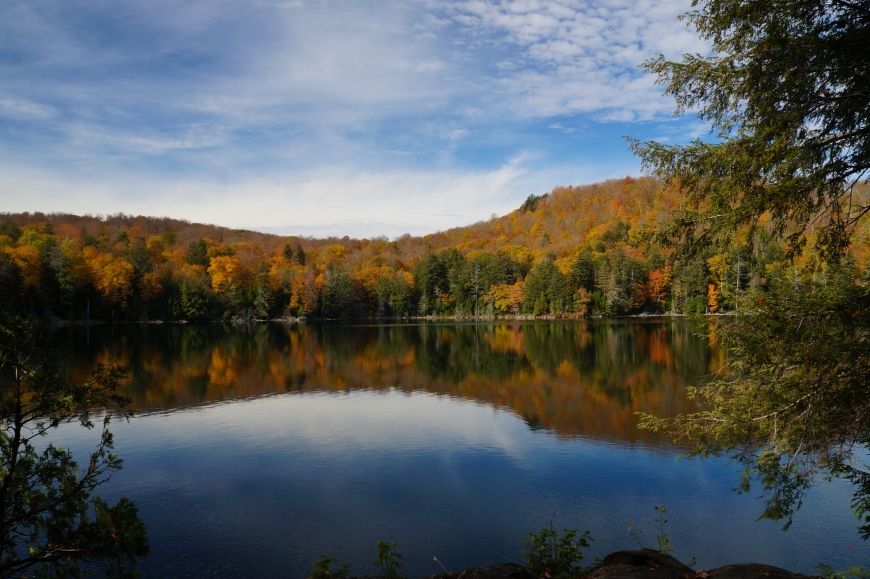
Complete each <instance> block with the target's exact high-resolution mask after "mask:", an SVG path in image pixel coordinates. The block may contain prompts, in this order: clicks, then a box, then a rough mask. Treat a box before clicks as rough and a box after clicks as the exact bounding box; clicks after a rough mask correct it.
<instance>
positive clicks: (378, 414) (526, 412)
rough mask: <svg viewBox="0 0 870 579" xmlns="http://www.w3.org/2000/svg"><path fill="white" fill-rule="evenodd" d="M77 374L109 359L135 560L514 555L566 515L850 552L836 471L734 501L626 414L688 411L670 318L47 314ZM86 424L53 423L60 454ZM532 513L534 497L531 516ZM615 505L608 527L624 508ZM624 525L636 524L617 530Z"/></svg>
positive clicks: (179, 567) (224, 567)
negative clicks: (120, 412)
mask: <svg viewBox="0 0 870 579" xmlns="http://www.w3.org/2000/svg"><path fill="white" fill-rule="evenodd" d="M54 337H55V341H56V343H57V344H58V345H59V346H60V347H61V348H63V349H64V350H65V351H67V352H68V353H69V355H70V363H71V368H72V373H73V374H74V376H75V377H77V378H78V379H83V378H84V377H85V376H86V375H87V373H88V372H89V371H90V369H91V368H93V366H94V365H95V364H96V363H98V362H101V361H108V360H116V361H119V362H121V363H123V364H125V365H128V366H129V367H130V369H131V376H130V379H129V381H128V382H127V383H126V385H125V389H126V391H125V393H126V394H127V395H128V396H130V397H131V398H132V399H133V401H134V406H135V408H136V409H137V415H136V416H135V417H134V418H133V419H132V420H130V421H129V423H125V422H123V421H119V420H115V421H114V422H113V426H112V431H113V432H114V433H115V441H116V450H117V452H118V453H119V454H120V455H121V456H122V457H123V459H124V461H125V462H124V469H123V470H122V471H120V472H119V473H116V474H115V475H114V476H113V478H112V480H111V481H110V482H109V483H108V484H107V485H105V486H104V487H103V488H102V489H103V490H102V491H101V492H102V493H103V495H104V496H105V497H107V498H108V497H111V498H116V497H119V496H124V495H126V496H129V497H130V498H132V499H133V500H135V502H136V504H137V505H138V506H139V509H140V513H141V515H142V517H143V519H144V520H145V522H146V524H147V525H148V529H149V537H150V542H151V555H150V556H149V557H147V558H146V559H144V560H143V561H142V563H141V569H142V571H143V572H144V573H145V576H146V577H160V578H163V577H165V578H182V577H184V578H186V577H227V578H231V577H232V578H244V577H258V578H261V577H276V578H277V577H288V578H294V579H301V578H303V577H305V576H306V575H307V574H308V572H309V571H310V570H311V568H312V563H313V561H314V560H316V559H317V557H318V555H319V554H329V555H330V556H332V557H334V558H336V559H337V560H339V561H340V562H348V563H350V565H351V574H352V575H354V574H363V573H373V572H375V567H374V566H373V564H372V562H373V561H374V559H375V557H376V549H375V543H376V541H378V540H388V541H391V542H395V543H397V545H398V546H397V547H396V551H397V552H399V553H401V554H402V555H403V556H404V559H403V562H404V567H403V572H404V573H405V574H406V575H408V576H410V577H417V576H421V575H430V574H435V573H438V572H440V571H441V567H440V566H439V565H438V564H437V563H436V562H435V561H433V557H437V558H438V559H439V560H440V561H441V562H442V563H443V564H444V565H445V566H447V568H448V569H450V570H462V569H464V568H468V567H473V566H478V565H482V564H486V563H492V562H502V561H519V560H520V553H521V552H522V550H523V538H524V536H525V535H526V534H527V533H528V532H530V531H537V530H539V529H541V528H542V527H543V526H545V525H547V524H548V523H549V522H550V520H551V518H552V519H553V521H554V524H555V526H556V527H557V528H563V527H567V528H577V529H580V530H581V531H583V530H589V531H591V533H592V536H593V538H594V542H593V543H592V548H591V549H590V550H589V552H588V555H587V560H589V561H590V562H591V561H593V560H594V558H595V557H603V556H604V555H605V554H607V553H608V552H610V551H613V550H616V549H624V548H637V544H638V543H637V540H639V541H640V542H642V543H644V544H646V545H647V546H651V547H654V546H655V545H656V535H657V534H659V532H658V530H657V529H656V528H655V527H654V519H655V517H656V512H655V511H654V507H655V506H660V505H665V506H666V507H667V509H668V512H667V517H666V518H667V521H668V522H667V523H666V524H665V528H664V530H665V532H666V533H667V535H668V537H669V539H670V542H671V544H672V545H673V547H674V555H675V556H677V557H678V558H680V559H682V560H683V561H686V562H689V561H690V559H691V558H692V557H695V558H696V564H695V565H696V567H697V568H706V569H710V568H713V567H716V566H720V565H724V564H729V563H736V562H744V561H755V562H762V563H769V564H773V565H779V566H783V567H786V568H788V569H791V570H794V571H801V572H804V573H813V567H814V565H816V564H817V563H826V564H829V565H833V566H835V567H838V568H844V567H846V566H848V565H856V564H866V563H867V561H870V548H868V545H867V544H866V543H865V542H863V541H861V540H860V538H859V537H858V534H857V532H856V527H857V521H856V520H855V518H854V516H853V515H852V513H851V511H850V510H849V499H850V494H851V490H850V487H849V486H848V485H845V484H842V483H840V482H834V483H830V484H826V485H823V486H820V487H818V488H816V489H814V490H813V492H811V494H810V496H809V497H808V499H807V500H806V501H805V504H804V507H803V508H802V509H801V510H800V511H799V513H798V514H797V516H796V517H795V520H794V524H793V526H792V527H791V528H790V529H789V530H788V531H787V532H782V531H781V530H780V528H781V524H779V523H774V522H770V521H756V520H755V519H756V518H757V517H758V515H759V514H760V513H761V510H762V503H761V501H759V500H758V499H757V498H756V497H757V495H758V494H759V493H756V492H753V493H749V494H738V493H735V492H733V491H732V488H733V487H735V486H736V483H737V467H736V466H735V465H733V464H729V463H728V461H727V460H724V459H708V460H677V456H678V455H679V454H680V449H679V448H677V447H675V446H674V445H673V444H671V443H670V442H669V440H668V439H667V438H664V437H661V436H657V435H653V434H650V433H648V432H644V431H639V430H637V428H636V425H637V416H636V415H635V413H636V412H639V411H642V412H650V413H655V414H658V415H674V414H677V413H683V412H691V411H693V410H694V409H695V407H694V406H693V403H692V401H691V400H688V399H687V397H686V389H687V386H689V385H691V384H693V383H697V382H698V380H700V379H702V377H703V376H705V375H708V374H710V373H711V372H714V371H715V370H717V369H718V368H720V367H721V366H722V364H723V362H724V355H723V353H722V352H721V350H719V349H718V348H716V347H715V346H712V345H710V344H708V342H707V341H706V340H704V339H702V338H699V337H697V336H695V335H694V332H693V329H692V327H691V326H690V324H689V323H688V322H686V321H684V320H675V321H674V320H670V319H659V320H648V319H647V320H615V321H608V320H595V321H589V322H584V321H570V322H569V321H565V322H561V321H556V322H516V323H511V322H489V323H465V324H459V323H421V324H380V325H374V324H372V325H365V324H360V325H339V324H334V325H333V324H298V325H284V324H279V323H261V324H253V325H248V326H239V325H218V324H213V325H203V326H183V325H154V324H151V325H130V326H98V327H90V328H87V327H62V328H58V329H57V330H56V332H55V336H54ZM96 438H97V433H95V432H88V431H83V430H82V429H80V428H75V427H69V426H67V427H64V428H63V429H62V430H61V431H60V432H58V433H57V436H55V437H54V440H55V441H56V442H57V443H58V444H61V445H63V446H66V447H69V448H71V449H72V450H73V452H74V453H77V454H76V455H77V456H79V455H83V454H84V452H86V451H87V450H88V448H90V446H92V445H93V444H96ZM554 513H555V515H554ZM629 521H630V523H629ZM629 524H631V525H632V527H633V529H632V531H633V532H634V533H637V532H642V536H639V537H637V540H636V539H635V538H633V537H632V535H631V534H630V533H629V530H628V526H629Z"/></svg>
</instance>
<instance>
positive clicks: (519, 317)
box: [51, 313, 732, 326]
mask: <svg viewBox="0 0 870 579" xmlns="http://www.w3.org/2000/svg"><path fill="white" fill-rule="evenodd" d="M692 315H693V314H671V313H666V314H648V313H643V314H629V315H624V316H575V315H572V314H553V315H546V316H535V315H532V314H505V315H493V316H368V317H361V318H309V317H305V316H301V317H292V316H288V317H284V318H241V317H234V318H229V319H220V320H218V319H213V320H73V321H70V320H60V319H54V320H52V321H51V325H52V326H105V325H113V324H114V325H149V324H151V325H163V324H176V325H207V324H256V323H267V322H278V323H284V324H305V323H309V322H314V323H319V322H350V323H352V322H361V321H368V322H415V321H429V322H443V321H454V322H481V321H487V322H490V321H547V322H553V321H565V320H571V321H578V320H628V319H645V318H688V317H691V316H692ZM699 315H700V314H699ZM703 315H704V316H705V317H721V316H729V315H732V314H730V313H723V314H703Z"/></svg>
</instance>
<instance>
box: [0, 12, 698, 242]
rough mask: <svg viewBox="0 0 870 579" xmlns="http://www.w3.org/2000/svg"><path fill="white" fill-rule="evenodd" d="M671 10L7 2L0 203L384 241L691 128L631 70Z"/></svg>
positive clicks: (618, 167)
mask: <svg viewBox="0 0 870 579" xmlns="http://www.w3.org/2000/svg"><path fill="white" fill-rule="evenodd" d="M689 9H690V5H689V2H688V1H684V0H674V1H668V0H646V1H639V2H629V1H621V0H614V1H604V0H589V1H575V0H504V1H494V0H490V1H488V2H484V1H481V0H459V1H441V0H378V1H374V0H359V1H343V0H336V1H333V0H323V1H319V2H314V1H311V0H147V1H146V0H138V1H135V2H131V1H126V0H112V1H108V0H81V1H77V2H60V1H57V0H45V1H44V0H6V1H4V2H3V3H2V4H0V211H45V212H52V211H64V212H72V213H117V212H124V213H132V214H144V215H168V216H170V217H176V218H185V219H189V220H191V221H200V222H209V223H217V224H221V225H226V226H230V227H238V228H249V229H260V230H265V231H274V232H280V233H285V234H303V235H315V236H321V235H345V234H347V235H350V236H352V237H354V236H356V237H372V236H376V235H387V236H389V237H394V236H398V235H401V234H402V233H405V232H408V233H411V234H421V233H427V232H432V231H437V230H441V229H446V228H448V227H453V226H457V225H465V224H469V223H473V222H475V221H479V220H481V219H487V218H488V217H489V216H490V215H491V214H493V213H495V214H498V215H502V214H504V213H507V212H508V211H510V210H512V209H514V208H516V207H517V206H518V205H519V204H520V203H521V202H522V200H523V199H525V198H526V197H527V196H528V195H529V194H531V193H535V194H539V193H544V192H547V191H549V190H551V189H552V188H553V187H555V186H559V185H572V184H575V185H579V184H585V183H592V182H595V181H600V180H603V179H607V178H612V177H621V176H624V175H627V174H632V175H637V174H639V172H640V166H639V163H638V161H637V159H635V158H634V157H632V156H631V154H630V153H629V152H628V150H627V146H626V142H625V140H624V139H623V136H624V135H631V136H634V137H637V138H641V139H657V140H664V141H668V142H683V141H687V140H688V139H690V138H693V137H696V136H703V135H705V134H706V133H707V130H706V128H705V126H704V125H702V124H701V123H699V122H698V121H697V119H695V118H692V117H684V118H674V117H673V115H672V113H673V110H674V104H673V101H672V100H671V99H669V98H666V97H663V96H662V95H661V92H662V89H661V87H660V86H655V84H654V80H655V79H654V78H652V77H651V76H649V75H647V74H646V73H645V72H644V71H642V70H640V69H638V68H637V65H638V64H639V63H641V62H642V61H643V60H644V59H646V58H649V57H652V56H655V55H658V54H660V53H661V54H665V55H666V56H668V57H670V58H676V57H678V56H679V55H680V54H682V53H685V52H701V53H705V52H707V48H706V45H705V44H704V43H702V42H701V41H699V40H698V39H697V36H696V34H695V33H694V31H692V30H689V29H687V28H686V27H685V24H683V23H681V22H679V21H678V20H677V16H678V15H679V14H682V13H684V12H687V11H688V10H689Z"/></svg>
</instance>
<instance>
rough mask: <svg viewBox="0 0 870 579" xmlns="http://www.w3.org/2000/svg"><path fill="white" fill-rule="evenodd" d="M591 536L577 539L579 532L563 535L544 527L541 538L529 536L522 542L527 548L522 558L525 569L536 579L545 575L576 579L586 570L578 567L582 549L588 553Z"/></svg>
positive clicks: (551, 526)
mask: <svg viewBox="0 0 870 579" xmlns="http://www.w3.org/2000/svg"><path fill="white" fill-rule="evenodd" d="M590 541H592V536H591V535H590V534H589V531H585V532H584V533H583V534H582V535H580V537H579V538H578V537H577V529H563V530H562V532H561V533H560V532H559V531H557V530H556V529H554V528H553V525H552V523H551V524H550V526H549V527H544V528H543V529H541V532H540V533H538V534H535V533H529V534H528V537H526V538H525V539H524V540H523V544H524V545H525V546H526V548H528V551H524V552H523V554H522V558H523V561H524V563H525V567H526V569H528V570H529V572H530V573H532V575H534V576H535V577H541V576H543V575H544V574H545V573H546V575H547V576H548V577H551V578H553V579H576V578H577V577H580V576H581V575H583V574H584V573H585V572H586V570H587V568H585V567H581V566H580V565H579V563H580V561H582V560H583V553H582V552H581V549H588V548H589V543H590Z"/></svg>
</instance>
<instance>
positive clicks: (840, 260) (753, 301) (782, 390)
mask: <svg viewBox="0 0 870 579" xmlns="http://www.w3.org/2000/svg"><path fill="white" fill-rule="evenodd" d="M693 7H694V8H695V10H694V11H693V12H691V13H689V14H687V15H686V16H685V19H686V20H687V22H688V24H689V25H690V26H693V27H695V28H696V29H697V30H698V33H699V36H700V37H701V38H703V39H705V40H708V41H710V42H711V44H712V48H713V53H714V54H713V55H712V56H708V57H703V56H700V55H685V56H684V57H683V60H682V62H670V61H668V60H666V59H665V58H664V57H659V58H658V59H656V60H653V61H650V62H647V63H646V67H647V68H648V69H649V70H650V71H651V72H653V73H655V74H657V75H658V77H659V81H660V82H661V83H663V84H665V85H666V90H665V92H666V94H670V95H673V96H674V97H675V99H676V101H677V104H678V112H684V111H686V110H690V109H694V110H698V111H699V115H700V117H701V118H702V119H704V120H706V121H709V122H711V124H712V127H713V129H714V130H715V131H717V133H718V134H717V137H718V140H716V141H714V142H704V141H701V140H697V141H695V142H693V143H691V144H689V145H685V146H684V145H663V144H660V143H652V142H651V143H640V142H637V141H633V142H632V147H633V148H634V150H635V152H636V153H638V154H639V155H640V156H641V158H642V159H643V162H644V164H645V165H646V166H647V167H648V168H650V169H652V170H653V171H654V172H655V173H656V174H657V175H659V176H660V177H661V178H662V179H664V181H665V182H666V183H667V184H669V185H670V186H672V187H677V188H679V189H680V190H682V191H683V193H684V204H683V205H682V207H681V209H679V210H677V211H675V212H674V214H673V217H672V218H671V219H670V220H669V221H667V222H666V223H665V224H664V225H661V226H658V227H657V228H655V229H654V230H652V231H649V232H648V237H647V239H654V240H657V241H660V242H664V243H665V244H668V245H670V246H673V247H676V248H677V250H678V254H679V255H683V256H692V255H696V254H697V253H698V252H699V251H709V250H710V248H717V249H716V250H718V251H721V249H722V248H726V247H729V246H731V244H733V243H734V241H735V240H737V239H739V238H740V237H745V239H746V240H747V242H748V244H749V247H750V249H751V250H752V251H755V250H756V249H757V247H758V245H757V240H758V239H759V238H758V234H759V233H760V232H763V233H764V234H766V235H769V236H771V238H772V239H774V240H784V241H785V242H786V243H787V254H786V257H787V259H786V263H788V264H791V265H790V266H788V265H787V266H786V269H792V271H793V273H792V275H791V276H788V275H786V276H778V277H777V278H776V279H773V280H772V282H771V283H767V284H764V286H765V287H764V290H765V291H764V292H761V291H759V287H749V288H744V289H748V290H749V291H748V292H745V294H744V295H742V296H741V295H739V294H740V292H738V295H737V300H736V302H735V307H734V310H735V312H736V313H737V315H736V316H735V317H733V318H730V319H728V320H722V321H721V322H720V323H716V324H714V325H713V327H712V329H713V330H714V331H715V332H716V334H717V335H718V336H719V338H720V339H721V341H722V343H723V344H724V345H725V347H726V348H727V350H728V352H729V356H730V362H729V365H728V370H729V373H728V374H727V375H723V376H721V377H720V378H719V379H717V380H714V381H712V382H711V383H709V384H706V385H703V386H700V387H698V388H697V389H695V390H694V394H695V395H696V396H697V397H698V398H699V399H700V400H701V401H702V402H704V403H705V404H707V405H708V408H709V410H707V411H705V412H700V413H693V414H687V415H684V416H679V417H677V418H675V419H670V420H667V419H665V420H663V419H657V418H654V417H651V416H646V417H645V418H644V421H645V422H644V425H645V426H646V427H647V428H650V429H653V430H668V431H671V432H673V433H674V434H675V436H676V437H677V439H678V440H680V441H683V442H686V443H688V444H690V445H691V446H692V454H695V455H701V456H708V455H714V454H729V455H731V456H733V457H734V458H735V459H736V460H737V461H738V462H739V463H740V464H742V465H743V469H744V470H743V478H742V481H741V484H740V489H741V490H743V491H748V490H749V489H750V488H751V486H752V485H753V484H754V483H756V482H757V483H760V484H761V485H762V486H763V487H764V488H765V489H766V490H767V491H769V495H768V499H767V502H766V505H765V510H764V513H763V515H762V516H763V517H766V518H771V519H778V520H785V521H786V527H787V526H788V524H789V523H790V521H791V517H792V515H793V513H794V512H795V510H796V509H798V508H799V507H800V505H801V501H802V498H803V496H804V494H805V492H806V490H807V488H808V487H809V486H810V485H811V484H813V483H814V482H816V481H818V480H824V479H827V478H830V477H835V476H836V477H843V478H845V479H848V480H849V481H851V482H852V483H853V484H854V485H855V494H854V497H853V503H852V506H853V507H854V509H855V511H856V514H857V515H858V516H859V517H860V518H861V520H862V523H863V524H862V526H861V527H860V531H861V534H862V535H863V537H864V538H865V539H866V538H868V537H870V468H868V465H867V464H866V462H865V461H866V460H867V455H868V451H870V389H868V387H867V385H868V383H870V334H868V330H870V328H868V325H870V319H868V313H867V307H868V305H870V304H868V300H870V295H868V289H867V288H868V283H867V282H868V279H867V276H866V274H863V275H862V274H860V271H859V268H857V267H855V264H854V263H853V262H852V260H851V256H850V255H849V254H850V252H854V251H856V250H857V251H862V250H863V249H864V248H866V247H867V245H868V239H867V237H866V236H865V235H863V234H860V233H859V224H860V222H861V220H862V219H863V218H864V216H865V215H866V214H867V213H868V211H870V202H868V199H867V198H866V197H863V196H861V195H859V194H858V192H857V191H858V189H859V188H861V187H863V186H865V184H866V181H865V182H862V179H866V175H867V172H868V170H870V68H868V67H867V63H868V61H870V2H867V1H863V0H856V1H833V2H831V1H820V0H787V1H782V2H767V1H760V0H694V1H693ZM844 258H845V259H844ZM799 265H800V266H799ZM789 277H790V278H791V279H790V280H789V279H788V278H789ZM716 289H717V288H714V287H712V286H711V291H710V294H711V296H712V295H714V293H715V290H716Z"/></svg>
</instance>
